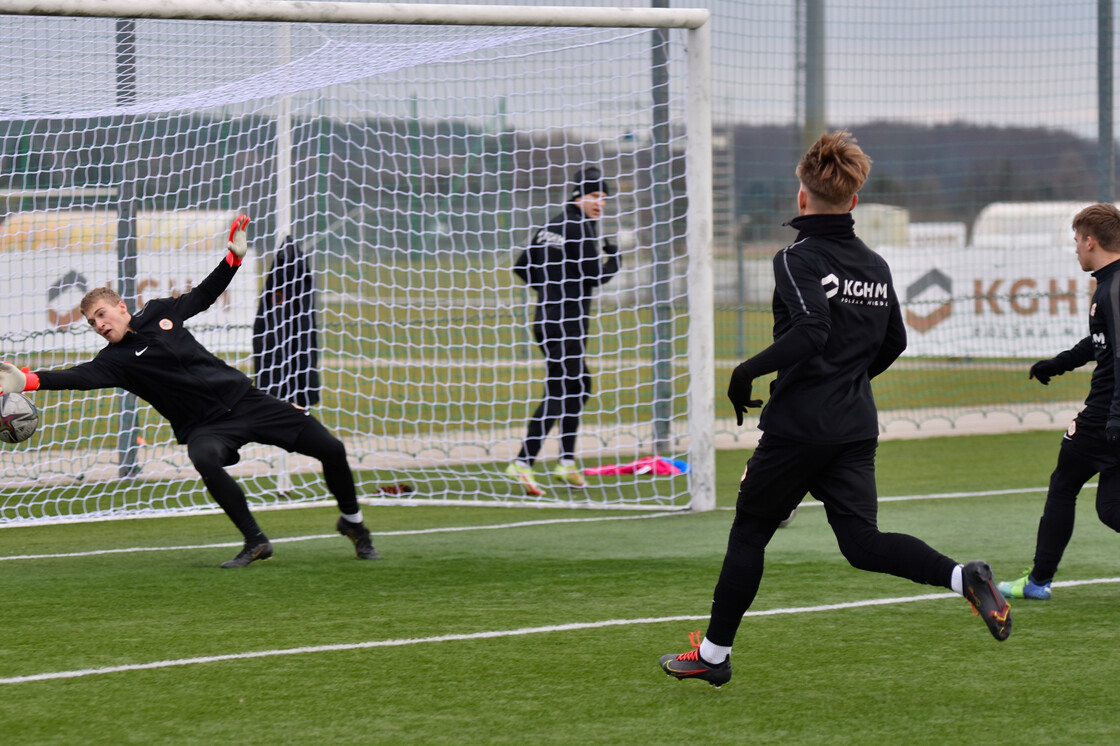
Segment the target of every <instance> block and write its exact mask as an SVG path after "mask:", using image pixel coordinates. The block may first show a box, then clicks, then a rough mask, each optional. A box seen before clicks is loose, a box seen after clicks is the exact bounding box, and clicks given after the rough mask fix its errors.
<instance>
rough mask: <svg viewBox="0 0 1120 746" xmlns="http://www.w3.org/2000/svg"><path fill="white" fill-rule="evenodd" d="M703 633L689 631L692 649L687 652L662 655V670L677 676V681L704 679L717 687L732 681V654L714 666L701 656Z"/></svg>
mask: <svg viewBox="0 0 1120 746" xmlns="http://www.w3.org/2000/svg"><path fill="white" fill-rule="evenodd" d="M703 639H704V638H703V635H701V634H700V632H699V630H697V631H696V632H689V633H688V641H689V642H690V643H691V644H692V650H689V651H688V652H687V653H681V654H679V655H675V654H673V653H669V654H668V655H663V656H661V670H662V671H664V672H665V673H666V674H668V675H669V676H676V677H677V681H683V680H684V679H703V680H704V681H706V682H708V683H709V684H711V685H712V686H714V687H715V688H716V689H719V688H720V687H721V686H723V685H724V684H726V683H727V682H729V681H731V656H727V660H725V661H724V662H723V663H720V664H719V665H717V666H713V665H712V664H711V663H708V662H707V661H705V660H704V659H703V658H701V657H700V642H701V641H702V640H703Z"/></svg>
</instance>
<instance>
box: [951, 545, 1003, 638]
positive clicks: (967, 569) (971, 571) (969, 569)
mask: <svg viewBox="0 0 1120 746" xmlns="http://www.w3.org/2000/svg"><path fill="white" fill-rule="evenodd" d="M962 580H963V582H964V597H965V598H966V599H968V602H969V603H970V604H972V610H973V612H974V613H976V614H977V615H979V616H980V618H981V619H983V620H984V623H985V624H987V625H988V630H989V631H990V632H991V633H992V637H994V638H996V639H997V640H1006V639H1007V637H1008V635H1010V634H1011V605H1010V604H1009V603H1007V600H1006V599H1004V597H1003V594H1002V593H1000V592H999V591H998V590H996V586H995V583H993V582H992V568H991V567H989V566H988V563H987V562H981V561H980V560H973V561H972V562H969V563H968V564H967V565H965V566H964V570H963V571H962Z"/></svg>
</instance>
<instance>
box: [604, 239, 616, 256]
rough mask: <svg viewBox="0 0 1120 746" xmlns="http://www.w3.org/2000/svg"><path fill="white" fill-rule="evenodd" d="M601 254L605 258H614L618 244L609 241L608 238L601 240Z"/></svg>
mask: <svg viewBox="0 0 1120 746" xmlns="http://www.w3.org/2000/svg"><path fill="white" fill-rule="evenodd" d="M603 253H604V254H606V255H607V256H614V255H615V254H617V253H618V244H616V243H615V242H613V241H611V240H610V239H609V238H604V239H603Z"/></svg>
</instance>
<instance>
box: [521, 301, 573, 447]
mask: <svg viewBox="0 0 1120 746" xmlns="http://www.w3.org/2000/svg"><path fill="white" fill-rule="evenodd" d="M569 305H570V308H569V309H568V311H567V315H561V317H560V318H559V319H558V320H546V319H541V318H538V319H537V320H536V322H535V323H534V324H533V336H534V337H535V338H536V340H537V345H538V346H539V347H540V348H541V351H542V352H543V353H544V359H545V384H544V398H543V399H542V400H541V402H540V404H538V405H537V408H536V410H534V412H533V415H532V416H531V417H530V418H529V426H528V432H527V434H526V436H525V440H524V441H523V442H522V444H521V451H520V452H519V453H518V454H517V458H518V459H520V460H522V461H524V462H526V463H527V464H529V465H530V466H532V464H533V462H534V461H536V459H537V455H538V454H539V453H540V452H541V448H542V447H543V446H544V439H545V436H547V435H548V433H549V431H550V430H551V429H552V426H553V425H554V424H555V423H556V422H557V421H559V423H560V457H561V458H575V452H576V437H577V435H578V434H579V420H580V415H581V413H582V412H583V405H584V404H585V403H586V402H587V400H588V398H590V396H591V373H590V372H589V371H588V370H587V363H586V361H585V360H584V354H585V347H586V344H587V316H586V315H585V313H584V304H582V303H574V304H569Z"/></svg>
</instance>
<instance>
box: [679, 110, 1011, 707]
mask: <svg viewBox="0 0 1120 746" xmlns="http://www.w3.org/2000/svg"><path fill="white" fill-rule="evenodd" d="M870 167H871V160H870V159H869V158H868V157H867V156H866V155H865V154H864V153H863V151H862V150H860V148H859V147H858V146H857V145H856V144H855V140H854V139H853V138H852V137H851V135H849V134H848V133H846V132H837V133H834V134H831V135H824V136H822V137H821V139H820V140H819V141H817V143H816V144H815V145H814V146H813V147H812V148H810V150H809V152H808V153H806V154H805V156H804V157H803V158H802V160H801V163H800V164H799V165H798V167H797V176H798V178H799V179H800V181H801V188H800V189H799V191H798V195H797V201H798V212H799V217H797V218H795V219H794V220H793V221H791V222H790V225H791V226H792V227H793V228H795V229H797V231H798V235H797V240H795V241H794V242H793V243H792V244H790V245H789V246H787V247H786V248H785V249H783V250H782V251H780V252H778V254H777V255H776V256H775V257H774V277H775V282H776V288H775V291H774V302H773V309H774V343H773V344H772V345H770V346H769V347H767V348H766V349H765V350H763V351H762V352H760V353H759V354H757V355H755V356H754V357H752V358H750V359H749V360H747V361H746V362H744V363H741V364H740V365H739V366H738V367H737V368H736V369H735V372H734V374H733V375H732V377H731V384H730V387H729V389H728V392H727V395H728V397H729V398H730V399H731V402H732V404H733V405H734V408H735V414H736V417H737V419H738V421H739V424H740V425H741V424H742V423H743V414H744V413H745V411H746V408H747V407H757V406H761V404H762V402H761V401H759V400H755V399H752V393H751V387H752V381H753V380H754V379H755V378H758V377H759V376H762V375H765V374H767V373H771V372H773V371H777V372H778V376H777V378H776V379H775V380H774V382H773V384H772V385H771V387H770V401H769V402H768V403H767V405H766V407H765V408H764V409H763V411H762V417H761V419H760V422H759V428H760V429H761V430H762V431H763V434H762V438H761V440H760V442H759V444H758V447H757V449H756V450H755V452H754V455H753V456H752V457H751V458H750V460H749V461H748V462H747V468H746V471H745V472H744V474H743V479H742V481H741V483H740V485H739V498H738V502H737V504H736V509H735V520H734V522H733V524H732V526H731V535H730V538H729V540H728V546H727V553H726V555H725V557H724V561H723V568H722V570H721V572H720V575H719V581H718V582H717V584H716V588H715V594H714V597H713V600H712V611H711V618H710V621H709V623H708V629H707V632H706V634H705V636H704V638H703V640H697V639H695V638H694V639H693V644H694V645H695V647H694V648H693V650H691V651H689V652H687V653H682V654H679V655H676V654H669V655H665V656H662V658H661V667H662V669H663V670H664V671H665V673H667V674H668V675H670V676H675V677H677V678H678V679H685V678H699V679H703V680H705V681H707V682H709V683H710V684H712V685H714V686H720V685H722V684H724V683H726V682H727V681H728V680H729V679H730V678H731V659H730V653H731V645H732V642H733V641H734V639H735V634H736V632H737V631H738V628H739V624H740V622H741V620H742V618H743V614H744V613H746V611H747V609H748V608H749V607H750V605H751V603H752V601H753V600H754V597H755V594H756V593H757V591H758V587H759V581H760V580H761V578H762V571H763V559H764V553H765V549H766V545H767V544H768V543H769V542H770V539H771V538H772V537H773V535H774V532H775V531H776V530H777V528H778V525H779V523H781V521H782V520H783V519H785V518H787V517H788V516H789V515H790V512H791V511H792V510H793V509H795V508H796V507H797V505H798V503H800V502H801V500H802V498H804V497H805V495H806V494H812V495H813V496H814V497H815V498H817V499H818V500H820V501H821V502H822V503H824V509H825V513H826V515H827V517H828V522H829V525H830V526H831V527H832V530H833V533H834V534H835V535H836V540H837V543H838V544H839V547H840V551H841V552H842V553H843V555H844V557H845V559H847V560H848V562H850V563H851V564H852V566H854V567H857V568H859V569H862V570H871V571H873V572H882V573H889V574H891V575H896V576H899V577H903V578H908V579H910V580H913V581H914V582H917V583H926V584H928V585H935V586H944V587H946V588H952V589H954V590H955V591H957V592H958V593H961V594H963V595H964V596H965V597H966V598H967V599H968V600H969V601H970V602H971V603H972V604H973V606H974V607H976V609H977V610H978V611H979V612H980V614H981V615H982V616H983V617H984V620H985V622H986V623H987V625H988V627H989V629H990V631H991V633H992V634H993V635H994V636H995V637H996V639H998V640H1003V639H1006V637H1007V635H1008V633H1009V632H1010V631H1011V615H1010V609H1009V607H1008V605H1007V603H1006V602H1005V601H1004V600H1003V597H1002V596H1000V595H999V593H998V592H997V591H996V589H995V585H994V584H993V583H992V580H991V569H990V568H989V567H988V565H987V564H985V563H983V562H980V561H975V562H970V563H968V564H967V565H965V566H961V565H959V564H958V563H957V562H955V561H954V560H952V559H950V558H949V557H946V556H945V555H943V554H941V553H939V552H937V551H935V550H934V549H932V548H931V547H929V546H928V545H926V544H925V543H924V542H922V541H921V540H919V539H916V538H914V537H913V536H909V535H906V534H896V533H883V532H881V531H879V529H878V526H877V511H878V502H877V496H876V488H875V449H876V445H877V443H878V435H879V425H878V415H877V412H876V409H875V402H874V400H873V398H872V395H871V379H872V378H874V377H875V376H876V375H878V374H880V373H882V372H883V371H884V370H886V369H887V367H888V366H890V364H891V363H892V362H893V361H894V360H895V358H897V357H898V356H899V354H901V353H902V351H903V349H905V347H906V332H905V328H904V326H903V322H902V315H901V312H900V310H899V305H898V299H897V297H896V296H895V291H894V287H893V285H892V283H891V273H890V269H889V268H888V266H887V263H886V262H885V261H884V260H883V259H882V257H880V256H879V255H878V254H876V253H875V252H873V251H871V250H870V249H869V248H868V247H867V246H866V245H865V244H864V243H863V241H861V240H860V239H859V238H857V237H856V234H855V230H854V222H853V219H852V215H851V209H852V208H853V207H855V204H856V202H857V201H858V198H857V195H856V193H857V192H858V190H859V188H860V187H861V186H862V185H863V182H864V181H865V180H866V178H867V173H868V171H869V169H870Z"/></svg>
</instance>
